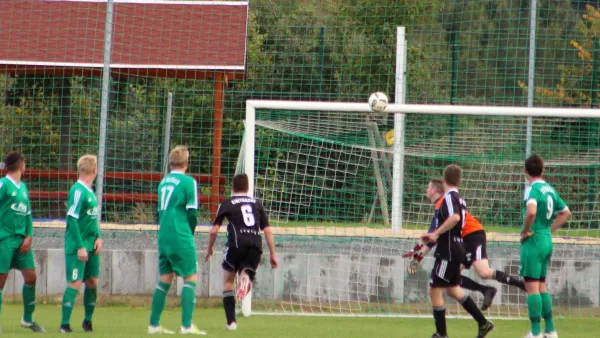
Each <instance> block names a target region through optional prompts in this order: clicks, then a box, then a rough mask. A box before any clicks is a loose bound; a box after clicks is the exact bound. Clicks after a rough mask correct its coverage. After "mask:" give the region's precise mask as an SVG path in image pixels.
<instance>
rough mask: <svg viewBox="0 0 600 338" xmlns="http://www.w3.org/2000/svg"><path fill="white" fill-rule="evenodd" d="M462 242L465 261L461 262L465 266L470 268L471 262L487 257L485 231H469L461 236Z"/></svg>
mask: <svg viewBox="0 0 600 338" xmlns="http://www.w3.org/2000/svg"><path fill="white" fill-rule="evenodd" d="M463 242H464V243H465V251H466V255H465V261H464V262H463V265H464V266H465V268H467V269H470V268H471V265H473V262H475V261H480V260H482V259H487V258H488V256H487V249H486V246H487V245H486V243H487V239H486V236H485V231H483V230H479V231H475V232H473V233H470V234H468V235H467V236H465V237H464V238H463Z"/></svg>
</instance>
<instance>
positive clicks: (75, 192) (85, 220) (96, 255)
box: [59, 155, 102, 333]
mask: <svg viewBox="0 0 600 338" xmlns="http://www.w3.org/2000/svg"><path fill="white" fill-rule="evenodd" d="M97 172H98V165H97V159H96V156H94V155H84V156H82V157H81V158H80V159H79V160H78V161H77V173H78V175H79V180H78V181H77V182H76V183H75V184H73V187H71V191H69V201H68V203H67V230H66V232H65V267H66V269H65V271H66V275H67V284H68V285H67V289H66V290H65V293H64V294H63V300H62V321H61V323H60V330H59V331H60V333H71V332H73V331H72V330H71V325H70V321H71V313H72V312H73V306H75V299H76V298H77V294H78V293H79V289H80V288H81V284H83V283H85V291H84V293H83V306H84V308H85V317H84V318H85V319H84V320H83V323H82V324H81V326H82V328H83V330H84V331H85V332H92V315H93V314H94V309H95V307H96V295H97V292H96V288H97V286H98V275H99V274H100V250H101V249H102V239H101V238H100V228H99V227H98V202H97V201H96V195H95V194H94V191H92V184H93V183H94V179H95V178H96V174H97Z"/></svg>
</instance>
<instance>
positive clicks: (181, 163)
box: [169, 146, 190, 169]
mask: <svg viewBox="0 0 600 338" xmlns="http://www.w3.org/2000/svg"><path fill="white" fill-rule="evenodd" d="M189 159H190V151H189V150H188V148H187V147H186V146H177V147H175V148H173V150H171V152H170V153H169V167H171V169H173V168H183V167H185V166H186V165H187V163H188V161H189Z"/></svg>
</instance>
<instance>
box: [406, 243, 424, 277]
mask: <svg viewBox="0 0 600 338" xmlns="http://www.w3.org/2000/svg"><path fill="white" fill-rule="evenodd" d="M422 247H423V244H421V243H417V244H416V245H415V247H414V248H413V249H412V250H411V251H409V252H407V253H405V254H404V255H402V257H404V258H411V261H410V263H409V264H408V273H409V274H411V275H412V274H414V273H415V272H417V268H418V267H419V264H420V263H421V261H422V260H423V253H421V248H422Z"/></svg>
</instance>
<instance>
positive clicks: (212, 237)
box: [204, 224, 221, 262]
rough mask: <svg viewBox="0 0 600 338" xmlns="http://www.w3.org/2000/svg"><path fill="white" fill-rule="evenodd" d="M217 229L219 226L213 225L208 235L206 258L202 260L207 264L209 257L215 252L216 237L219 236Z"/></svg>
mask: <svg viewBox="0 0 600 338" xmlns="http://www.w3.org/2000/svg"><path fill="white" fill-rule="evenodd" d="M219 228H221V224H213V226H212V227H211V228H210V233H209V234H208V248H207V249H206V256H205V257H204V259H205V260H206V261H207V262H208V260H209V259H210V256H212V254H213V253H214V252H215V242H216V241H217V235H218V234H219Z"/></svg>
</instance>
